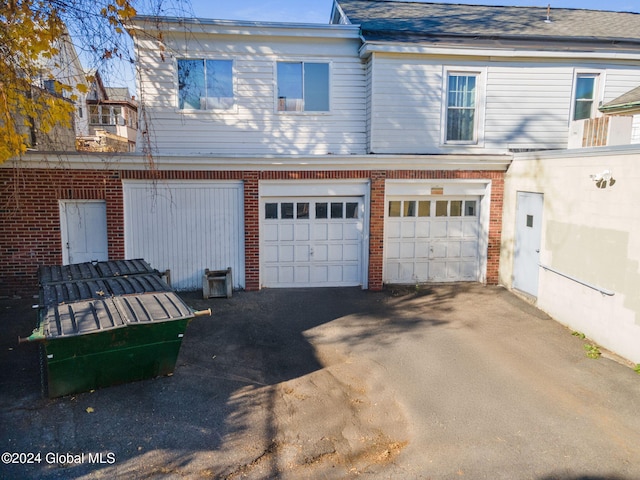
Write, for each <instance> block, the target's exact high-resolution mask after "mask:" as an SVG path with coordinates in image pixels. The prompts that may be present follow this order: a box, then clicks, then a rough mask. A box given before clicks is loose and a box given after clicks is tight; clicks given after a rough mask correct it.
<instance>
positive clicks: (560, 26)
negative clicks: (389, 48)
mask: <svg viewBox="0 0 640 480" xmlns="http://www.w3.org/2000/svg"><path fill="white" fill-rule="evenodd" d="M545 3H546V2H545ZM336 4H337V5H338V6H339V8H340V9H341V10H342V12H343V13H344V16H345V17H346V18H347V19H348V20H349V22H350V23H352V24H359V25H360V27H361V30H362V35H363V36H364V38H365V40H367V41H396V42H398V41H399V42H424V41H436V40H437V39H442V38H448V39H455V38H458V39H464V38H467V39H474V40H484V41H492V42H496V41H499V40H514V41H545V40H546V41H565V42H572V41H573V42H581V43H583V42H589V43H607V46H608V47H611V46H614V47H615V46H617V45H620V44H624V45H626V46H627V47H628V46H630V45H632V46H634V48H635V47H640V14H637V13H623V12H609V11H600V10H579V9H567V8H551V9H550V11H549V20H550V21H549V22H547V21H546V20H547V7H510V6H486V5H464V4H452V3H422V2H403V1H392V0H336ZM620 46H622V45H620Z"/></svg>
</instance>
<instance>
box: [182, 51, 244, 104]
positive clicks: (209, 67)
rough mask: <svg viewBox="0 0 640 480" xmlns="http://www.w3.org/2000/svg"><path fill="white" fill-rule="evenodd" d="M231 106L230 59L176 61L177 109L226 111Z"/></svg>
mask: <svg viewBox="0 0 640 480" xmlns="http://www.w3.org/2000/svg"><path fill="white" fill-rule="evenodd" d="M233 106H234V97H233V61H232V60H202V59H200V60H187V59H180V60H178V108H180V110H228V109H230V108H233Z"/></svg>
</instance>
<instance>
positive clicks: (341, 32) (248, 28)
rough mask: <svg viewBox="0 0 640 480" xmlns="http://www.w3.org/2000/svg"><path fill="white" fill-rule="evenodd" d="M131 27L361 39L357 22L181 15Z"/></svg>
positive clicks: (135, 22)
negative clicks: (265, 19)
mask: <svg viewBox="0 0 640 480" xmlns="http://www.w3.org/2000/svg"><path fill="white" fill-rule="evenodd" d="M129 29H131V30H134V31H135V30H139V31H142V32H144V31H158V30H161V31H162V32H163V33H164V34H167V33H185V32H186V33H189V34H197V33H200V34H212V35H251V36H254V37H255V36H270V37H311V38H352V39H360V27H359V26H358V25H330V24H326V25H325V24H319V23H285V22H248V21H235V20H210V19H202V18H178V17H158V18H156V17H135V18H134V19H133V20H132V21H131V23H130V25H129Z"/></svg>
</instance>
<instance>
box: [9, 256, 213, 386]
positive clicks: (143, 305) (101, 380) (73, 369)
mask: <svg viewBox="0 0 640 480" xmlns="http://www.w3.org/2000/svg"><path fill="white" fill-rule="evenodd" d="M111 266H112V265H109V267H111ZM91 267H92V265H91V264H88V265H87V264H82V266H81V268H79V269H76V270H77V271H81V270H82V271H83V272H84V273H74V274H73V275H72V276H71V278H69V277H68V276H67V278H63V277H64V276H59V275H57V273H59V272H58V271H57V270H56V269H55V268H44V269H41V300H43V301H44V306H43V308H41V310H40V314H39V322H38V326H37V328H36V329H35V330H34V331H33V333H32V334H31V335H30V336H29V337H27V338H25V339H21V341H38V342H42V344H43V346H44V348H43V350H44V356H45V358H44V364H45V365H46V374H47V382H46V383H47V386H48V394H49V397H52V398H53V397H59V396H63V395H68V394H71V393H79V392H84V391H89V390H93V389H96V388H101V387H108V386H111V385H117V384H121V383H126V382H132V381H136V380H143V379H149V378H154V377H158V376H162V375H169V374H171V373H173V371H174V368H175V364H176V360H177V358H178V353H179V351H180V346H181V343H182V338H183V336H184V333H185V331H186V329H187V325H188V323H189V321H190V320H191V319H192V318H193V317H194V316H197V315H202V314H210V313H211V312H210V311H209V310H207V311H204V312H194V311H193V310H192V309H190V308H189V307H188V306H187V305H186V304H185V303H184V302H183V301H182V299H181V298H180V297H179V296H178V295H176V293H175V292H173V291H172V290H171V288H170V287H169V286H168V285H167V284H166V283H164V282H162V281H160V280H159V276H158V275H156V274H154V273H152V272H139V273H129V274H127V275H116V276H108V275H111V274H112V273H107V274H104V273H100V272H99V271H97V270H96V271H90V270H91ZM88 271H89V273H87V272H88ZM107 271H109V272H111V270H110V269H108V270H107ZM52 272H53V275H52ZM96 274H97V275H98V276H95V275H96ZM100 275H102V276H100ZM132 290H133V293H121V292H131V291H132ZM137 290H140V291H137ZM147 290H160V291H147ZM114 292H116V293H114Z"/></svg>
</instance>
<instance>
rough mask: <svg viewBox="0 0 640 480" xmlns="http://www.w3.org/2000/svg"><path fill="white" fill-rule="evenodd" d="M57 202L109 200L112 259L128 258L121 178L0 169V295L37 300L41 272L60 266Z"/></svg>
mask: <svg viewBox="0 0 640 480" xmlns="http://www.w3.org/2000/svg"><path fill="white" fill-rule="evenodd" d="M58 200H105V201H106V203H107V228H108V242H109V255H110V256H112V257H113V258H119V257H120V258H121V257H123V256H124V224H123V221H122V187H121V181H120V177H119V173H118V172H113V171H89V170H66V169H47V170H35V169H15V170H11V169H0V232H1V235H0V295H2V296H5V295H16V294H19V295H35V294H37V293H38V286H37V279H36V274H37V269H38V266H39V265H56V264H60V263H62V240H61V237H60V211H59V204H58Z"/></svg>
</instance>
